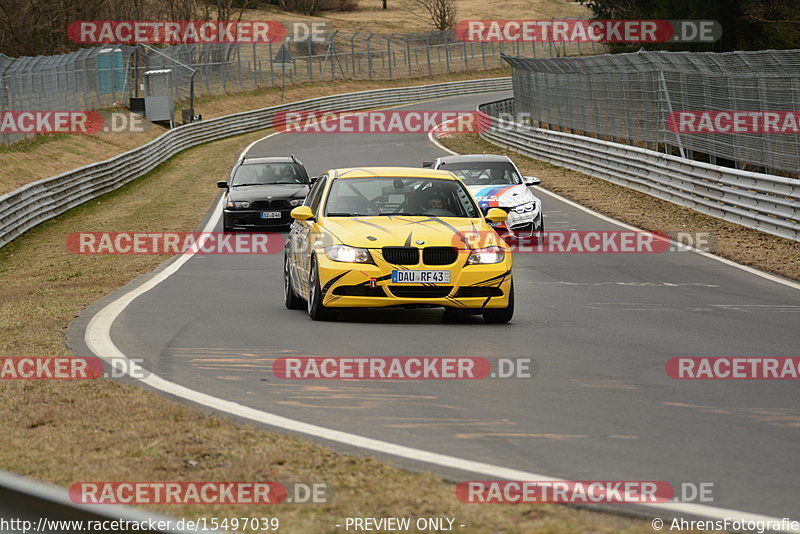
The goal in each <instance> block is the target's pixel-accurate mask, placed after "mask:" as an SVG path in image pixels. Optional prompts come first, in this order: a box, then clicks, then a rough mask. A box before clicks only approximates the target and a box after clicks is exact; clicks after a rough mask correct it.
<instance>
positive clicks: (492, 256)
mask: <svg viewBox="0 0 800 534" xmlns="http://www.w3.org/2000/svg"><path fill="white" fill-rule="evenodd" d="M505 258H506V251H505V249H504V248H502V247H486V248H476V249H475V250H473V251H472V252H470V253H469V258H467V265H479V264H487V263H500V262H501V261H503V260H504V259H505Z"/></svg>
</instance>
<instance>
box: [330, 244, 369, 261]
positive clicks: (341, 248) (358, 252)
mask: <svg viewBox="0 0 800 534" xmlns="http://www.w3.org/2000/svg"><path fill="white" fill-rule="evenodd" d="M325 255H326V256H328V258H329V259H331V260H333V261H341V262H344V263H373V261H372V256H370V254H369V251H368V250H367V249H365V248H355V247H348V246H347V245H332V246H330V247H325Z"/></svg>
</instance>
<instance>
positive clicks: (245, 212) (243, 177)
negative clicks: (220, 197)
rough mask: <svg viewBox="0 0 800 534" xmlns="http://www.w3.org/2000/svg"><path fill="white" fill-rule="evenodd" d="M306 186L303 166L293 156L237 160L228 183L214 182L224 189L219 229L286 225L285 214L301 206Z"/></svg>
mask: <svg viewBox="0 0 800 534" xmlns="http://www.w3.org/2000/svg"><path fill="white" fill-rule="evenodd" d="M309 185H310V183H309V179H308V174H307V173H306V169H305V167H303V164H302V163H300V161H298V160H297V158H295V157H294V156H293V155H292V156H288V157H272V158H244V159H241V160H239V161H238V162H236V165H234V166H233V169H232V170H231V175H230V178H229V179H228V181H227V182H217V186H218V187H220V188H223V189H225V190H226V192H225V202H224V211H223V217H222V227H223V230H225V231H226V232H230V231H233V230H257V229H262V228H274V227H277V226H289V225H290V224H291V223H292V218H291V217H290V216H289V212H290V211H292V209H293V208H295V207H297V206H299V205H301V204H302V203H303V200H305V198H306V195H307V194H308V190H309Z"/></svg>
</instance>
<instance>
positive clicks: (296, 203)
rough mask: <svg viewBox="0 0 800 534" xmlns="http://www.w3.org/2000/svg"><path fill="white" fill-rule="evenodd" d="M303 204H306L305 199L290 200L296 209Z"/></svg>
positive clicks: (290, 203)
mask: <svg viewBox="0 0 800 534" xmlns="http://www.w3.org/2000/svg"><path fill="white" fill-rule="evenodd" d="M303 202H305V199H304V198H296V199H294V200H290V201H289V205H290V206H291V207H293V208H294V207H296V206H302V205H303Z"/></svg>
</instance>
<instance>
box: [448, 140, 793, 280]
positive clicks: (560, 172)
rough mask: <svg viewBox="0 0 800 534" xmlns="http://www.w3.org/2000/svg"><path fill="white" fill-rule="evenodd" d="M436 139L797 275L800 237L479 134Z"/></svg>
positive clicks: (631, 219)
mask: <svg viewBox="0 0 800 534" xmlns="http://www.w3.org/2000/svg"><path fill="white" fill-rule="evenodd" d="M439 142H441V143H442V144H443V145H444V146H446V147H447V148H449V149H450V150H453V151H455V152H458V153H460V154H503V155H506V156H509V157H511V158H513V159H514V162H515V163H516V164H517V166H518V167H519V169H520V171H522V172H523V173H524V174H525V175H531V176H538V177H539V178H540V179H541V180H542V187H544V188H545V189H547V190H549V191H552V192H554V193H557V194H559V195H561V196H564V197H566V198H568V199H570V200H573V201H575V202H578V203H579V204H582V205H584V206H586V207H588V208H591V209H593V210H596V211H599V212H600V213H604V214H606V215H608V216H610V217H614V218H615V219H619V220H620V221H623V222H626V223H628V224H631V225H634V226H637V227H639V228H643V229H645V230H650V231H653V232H667V233H669V232H708V233H710V234H711V235H712V236H714V239H712V250H711V251H710V252H713V253H714V254H716V255H718V256H722V257H723V258H728V259H729V260H733V261H735V262H737V263H741V264H744V265H749V266H751V267H756V268H758V269H761V270H763V271H767V272H770V273H774V274H777V275H780V276H783V277H785V278H790V279H793V280H800V243H798V242H796V241H791V240H789V239H783V238H780V237H775V236H772V235H769V234H765V233H764V232H759V231H758V230H751V229H750V228H745V227H744V226H740V225H738V224H733V223H729V222H727V221H722V220H720V219H715V218H714V217H709V216H707V215H703V214H701V213H697V212H696V211H693V210H691V209H689V208H684V207H681V206H677V205H675V204H671V203H669V202H665V201H663V200H659V199H657V198H654V197H651V196H649V195H645V194H643V193H639V192H637V191H632V190H630V189H627V188H625V187H622V186H618V185H615V184H612V183H610V182H606V181H605V180H601V179H599V178H593V177H591V176H588V175H586V174H582V173H580V172H576V171H571V170H569V169H565V168H563V167H557V166H555V165H551V164H549V163H545V162H542V161H538V160H534V159H531V158H528V157H525V156H523V155H521V154H518V153H516V152H512V151H510V150H506V149H503V148H500V147H498V146H495V145H493V144H491V143H489V142H488V141H485V140H484V139H482V138H481V137H480V136H478V135H454V136H451V137H448V138H443V139H440V140H439ZM545 208H546V206H545ZM545 211H546V209H545Z"/></svg>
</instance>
